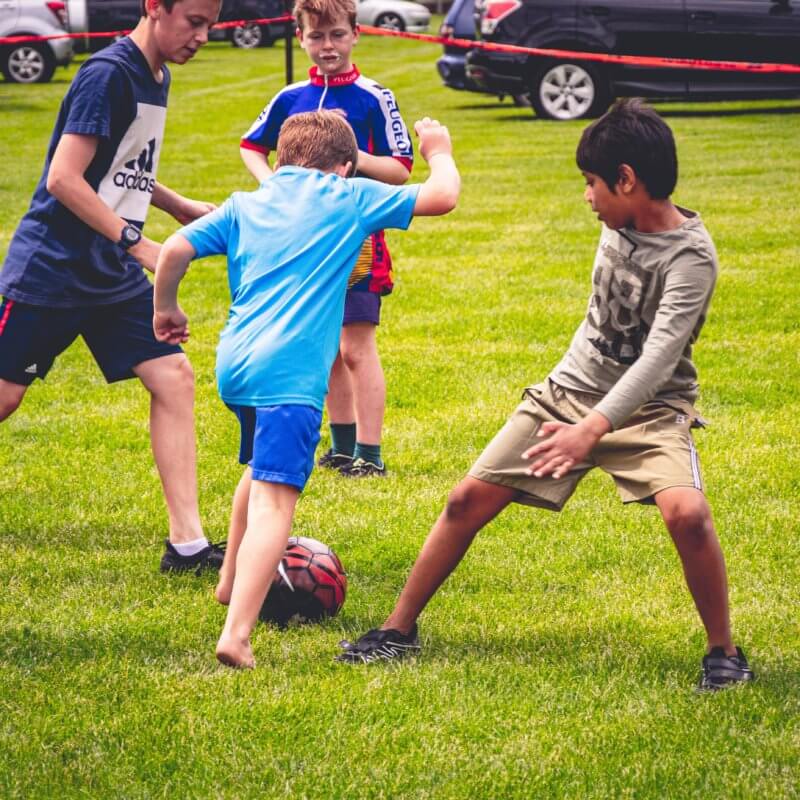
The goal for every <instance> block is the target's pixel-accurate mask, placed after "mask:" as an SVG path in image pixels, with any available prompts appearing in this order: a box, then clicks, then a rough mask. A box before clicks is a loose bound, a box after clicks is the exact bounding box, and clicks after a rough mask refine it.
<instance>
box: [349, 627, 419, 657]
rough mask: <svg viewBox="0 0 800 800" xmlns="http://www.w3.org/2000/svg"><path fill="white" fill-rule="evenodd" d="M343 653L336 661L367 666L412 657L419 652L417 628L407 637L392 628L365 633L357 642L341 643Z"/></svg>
mask: <svg viewBox="0 0 800 800" xmlns="http://www.w3.org/2000/svg"><path fill="white" fill-rule="evenodd" d="M340 644H341V646H342V648H343V649H344V652H343V653H340V654H339V655H338V656H336V661H343V662H344V663H346V664H369V663H371V662H373V661H379V660H381V659H382V660H383V661H394V660H396V659H400V658H405V657H406V656H409V655H414V654H416V653H418V652H419V651H420V646H419V637H418V636H417V626H416V625H414V627H413V628H412V629H411V631H410V632H409V633H408V635H406V634H404V633H400V631H397V630H395V629H394V628H389V630H386V631H382V630H378V629H374V630H371V631H367V632H366V633H365V634H364V635H363V636H362V637H361V638H360V639H359V640H358V641H357V642H355V643H354V644H351V643H350V642H341V643H340Z"/></svg>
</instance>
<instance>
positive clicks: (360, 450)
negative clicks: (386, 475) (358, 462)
mask: <svg viewBox="0 0 800 800" xmlns="http://www.w3.org/2000/svg"><path fill="white" fill-rule="evenodd" d="M357 458H363V459H364V461H369V462H371V463H372V464H375V466H376V467H382V466H383V461H382V460H381V446H380V445H379V444H362V443H361V442H356V449H355V451H354V452H353V460H354V461H355V459H357Z"/></svg>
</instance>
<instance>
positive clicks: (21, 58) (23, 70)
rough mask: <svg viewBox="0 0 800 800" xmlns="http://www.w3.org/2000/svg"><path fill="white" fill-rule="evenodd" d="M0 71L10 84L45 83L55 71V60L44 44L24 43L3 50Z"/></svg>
mask: <svg viewBox="0 0 800 800" xmlns="http://www.w3.org/2000/svg"><path fill="white" fill-rule="evenodd" d="M0 70H2V72H3V75H4V76H5V79H6V80H7V81H11V82H12V83H47V81H49V80H50V79H51V78H52V77H53V73H54V72H55V71H56V59H55V56H54V55H53V51H52V50H51V49H50V48H49V47H48V46H47V45H46V44H43V43H42V44H39V43H34V42H25V43H23V44H18V45H12V46H11V47H8V48H3V50H2V61H1V62H0Z"/></svg>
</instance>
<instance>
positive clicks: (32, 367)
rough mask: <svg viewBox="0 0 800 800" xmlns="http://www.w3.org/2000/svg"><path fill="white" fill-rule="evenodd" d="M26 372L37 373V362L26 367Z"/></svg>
mask: <svg viewBox="0 0 800 800" xmlns="http://www.w3.org/2000/svg"><path fill="white" fill-rule="evenodd" d="M25 372H27V373H28V374H29V375H35V374H36V364H31V365H30V366H29V367H25Z"/></svg>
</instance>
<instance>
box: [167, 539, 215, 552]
mask: <svg viewBox="0 0 800 800" xmlns="http://www.w3.org/2000/svg"><path fill="white" fill-rule="evenodd" d="M172 546H173V547H174V548H175V549H176V550H177V551H178V554H179V555H182V556H193V555H194V554H195V553H199V552H200V551H201V550H205V548H206V547H208V539H206V537H205V536H201V537H200V538H199V539H192V541H191V542H181V543H180V544H173V545H172Z"/></svg>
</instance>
